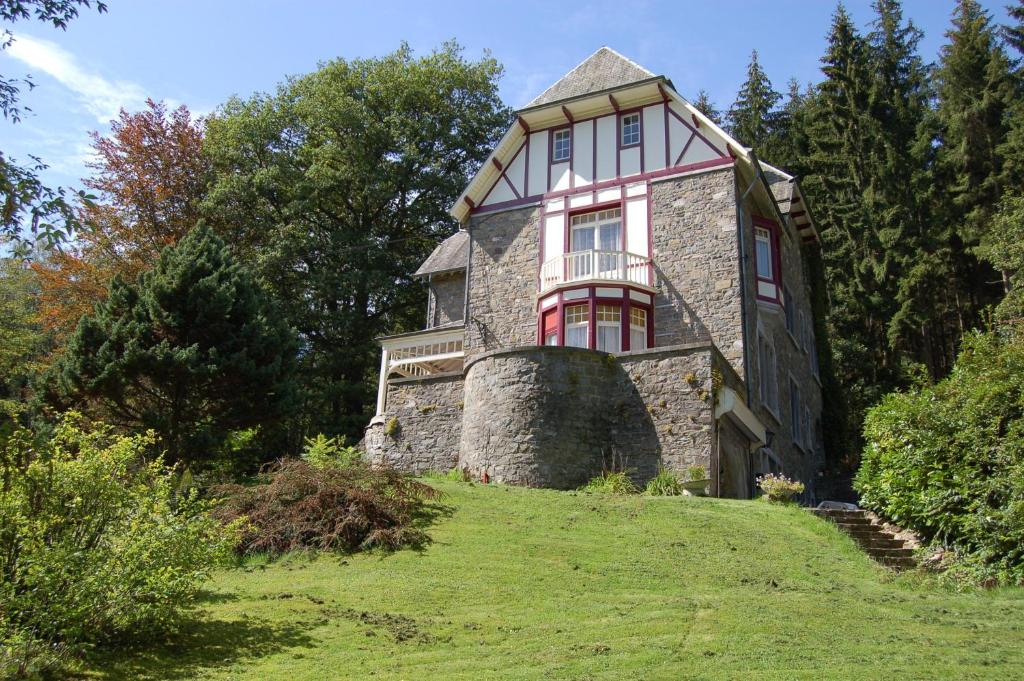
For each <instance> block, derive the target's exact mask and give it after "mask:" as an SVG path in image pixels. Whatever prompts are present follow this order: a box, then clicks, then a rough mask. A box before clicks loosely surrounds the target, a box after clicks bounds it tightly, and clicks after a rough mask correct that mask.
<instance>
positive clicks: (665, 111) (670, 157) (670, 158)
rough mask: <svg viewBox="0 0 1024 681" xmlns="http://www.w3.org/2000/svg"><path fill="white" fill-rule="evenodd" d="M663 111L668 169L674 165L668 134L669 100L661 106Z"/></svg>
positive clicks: (666, 165) (666, 164)
mask: <svg viewBox="0 0 1024 681" xmlns="http://www.w3.org/2000/svg"><path fill="white" fill-rule="evenodd" d="M659 87H660V86H659ZM661 109H662V112H663V113H664V115H665V167H666V168H668V167H669V165H671V164H672V141H671V139H670V138H669V134H668V100H665V103H664V104H662V105H661Z"/></svg>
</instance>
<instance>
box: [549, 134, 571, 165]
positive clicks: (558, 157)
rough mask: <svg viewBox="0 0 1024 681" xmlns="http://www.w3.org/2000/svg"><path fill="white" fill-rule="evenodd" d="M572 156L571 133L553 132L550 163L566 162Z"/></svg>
mask: <svg viewBox="0 0 1024 681" xmlns="http://www.w3.org/2000/svg"><path fill="white" fill-rule="evenodd" d="M571 154H572V132H571V131H569V130H557V131H555V137H554V140H553V141H552V146H551V162H552V163H559V162H560V161H568V160H569V156H570V155H571Z"/></svg>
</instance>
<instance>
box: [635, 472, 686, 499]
mask: <svg viewBox="0 0 1024 681" xmlns="http://www.w3.org/2000/svg"><path fill="white" fill-rule="evenodd" d="M682 493H683V483H681V482H680V481H679V478H678V476H676V474H675V473H673V472H672V471H668V470H665V469H664V468H659V469H658V474H657V475H655V476H654V477H653V478H651V479H650V480H649V481H648V482H647V488H646V489H644V494H646V495H647V496H651V497H678V496H680V495H681V494H682Z"/></svg>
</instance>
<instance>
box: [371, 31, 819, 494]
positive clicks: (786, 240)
mask: <svg viewBox="0 0 1024 681" xmlns="http://www.w3.org/2000/svg"><path fill="white" fill-rule="evenodd" d="M451 213H452V215H453V217H454V218H455V219H456V220H458V222H459V223H460V224H461V225H462V227H463V230H462V231H460V232H459V234H457V235H456V236H455V237H452V239H450V240H449V241H447V242H445V243H444V244H442V245H441V246H439V247H438V249H437V250H436V251H435V253H434V254H433V255H431V258H430V259H429V260H428V261H427V262H426V263H424V266H423V267H421V269H420V271H419V272H417V274H418V275H420V276H423V277H424V278H426V279H427V280H428V283H429V287H428V288H429V290H430V301H431V302H430V310H431V312H430V313H429V315H428V316H429V319H428V328H427V329H426V330H424V331H423V332H419V333H416V334H405V335H403V336H400V337H393V338H387V339H382V345H383V349H384V351H383V358H382V365H381V379H380V392H379V399H378V417H377V418H376V419H375V422H376V425H377V426H380V425H381V423H383V422H384V421H385V420H387V419H388V418H389V417H388V415H389V414H391V413H393V412H395V409H396V408H397V407H395V405H393V404H389V402H390V399H391V398H390V397H389V395H390V394H391V392H392V391H397V390H401V391H403V392H402V395H409V394H412V395H415V394H416V390H420V389H421V388H420V387H419V386H420V385H421V383H423V382H424V381H429V380H430V377H431V376H441V375H443V376H446V377H451V376H453V375H456V374H459V372H463V374H464V375H465V377H466V379H467V381H468V380H469V378H470V373H469V372H470V368H469V367H470V366H471V365H473V364H474V362H475V361H476V359H475V358H479V357H484V356H486V357H487V358H488V362H490V363H493V362H494V356H495V353H497V354H498V355H501V354H502V353H506V354H508V353H511V354H509V356H512V354H515V353H516V352H519V353H520V354H519V355H516V357H519V359H517V360H516V361H521V360H522V356H521V355H522V352H526V350H525V349H524V348H527V347H528V346H533V347H535V348H544V347H550V346H560V347H563V348H578V349H581V350H592V351H599V352H602V353H609V354H610V355H611V356H613V357H619V358H620V362H621V363H622V366H623V367H624V369H623V370H624V371H626V373H628V374H629V375H630V377H631V378H630V380H631V381H633V383H634V384H635V385H636V386H637V387H636V390H635V391H634V392H637V393H638V394H640V395H641V396H642V399H643V400H647V399H651V400H655V401H656V403H657V404H659V405H663V406H661V407H657V408H654V407H652V408H651V409H649V411H652V412H653V411H657V409H664V410H667V411H668V412H672V410H673V407H672V406H671V405H670V404H669V403H674V404H676V413H674V414H670V415H669V416H670V417H671V418H670V420H671V421H672V422H673V423H674V422H675V421H680V422H682V421H686V419H687V417H688V416H690V417H692V416H693V414H692V413H691V414H687V413H684V412H683V411H679V410H683V409H684V408H683V407H682V406H680V405H682V404H683V402H685V401H686V400H685V399H683V398H682V396H681V395H682V394H680V395H677V396H676V397H678V398H679V399H675V400H672V399H667V398H666V396H665V395H663V394H659V395H655V394H654V393H653V392H652V393H651V394H650V395H648V394H647V392H650V391H652V390H654V389H653V388H650V387H649V385H648V384H650V383H652V382H658V383H659V384H664V383H666V382H667V381H665V380H663V379H665V377H658V376H654V375H653V374H652V372H657V371H659V369H658V367H660V366H668V365H669V364H672V363H673V362H675V363H676V364H678V363H679V362H684V363H686V362H689V363H696V364H700V362H701V361H704V360H698V359H695V357H696V355H700V354H701V353H704V354H703V355H701V357H705V356H706V357H705V359H706V362H705V364H704V365H701V366H705V365H706V368H708V371H709V379H710V375H711V374H714V375H716V376H722V375H726V378H725V379H720V380H718V382H717V383H716V385H715V390H716V391H718V393H716V396H715V400H714V408H713V409H712V411H713V412H714V413H712V414H711V416H710V420H711V421H712V423H713V427H712V428H711V432H710V433H708V434H707V438H704V436H697V435H692V434H691V435H692V436H688V438H683V439H679V438H674V439H673V438H671V437H668V436H664V435H658V434H657V432H658V431H659V428H660V429H661V430H662V431H670V432H674V431H673V430H672V425H671V424H670V425H668V426H667V427H666V426H664V424H652V428H651V429H649V430H651V432H653V433H655V435H652V440H651V442H652V443H654V444H652V445H651V447H653V451H654V453H655V458H656V459H657V460H658V464H659V465H661V464H665V463H666V462H668V463H670V464H673V465H675V464H676V463H678V462H683V461H685V462H688V463H691V464H692V463H694V462H696V463H700V464H702V465H706V466H707V468H708V469H709V470H711V471H713V473H714V475H713V476H712V479H713V484H711V491H712V492H713V493H716V494H720V495H726V494H728V495H733V496H747V495H748V494H749V493H750V480H751V479H752V477H753V475H754V474H756V473H759V472H763V471H767V470H778V469H780V468H781V469H785V470H786V471H787V472H790V473H791V474H794V475H797V476H799V477H802V478H804V479H805V481H808V482H813V480H810V479H809V478H811V477H813V476H815V475H816V474H817V470H818V469H819V468H820V462H821V460H822V458H823V457H822V452H821V438H820V432H819V431H820V427H821V426H820V410H821V407H820V404H821V395H820V385H819V384H818V383H817V366H816V357H817V354H816V350H815V349H814V338H813V328H814V324H813V313H812V308H811V304H810V301H811V288H810V282H809V281H807V279H806V275H805V272H806V271H807V270H808V268H806V267H805V259H806V258H808V257H818V256H817V246H816V241H817V238H816V233H815V229H814V225H813V223H812V221H811V219H810V214H809V212H808V211H807V209H806V207H805V202H804V199H803V197H802V194H801V191H800V187H799V184H798V183H797V181H796V180H795V179H794V178H793V177H791V176H789V175H786V174H785V173H783V172H782V171H780V170H778V169H775V168H772V167H771V166H767V165H765V164H762V163H761V162H759V161H758V160H757V157H756V155H755V152H754V150H751V149H747V148H745V147H743V146H742V145H740V144H739V143H738V142H737V141H735V140H733V139H731V138H730V137H729V136H728V135H727V134H726V133H725V132H723V131H722V130H721V129H720V128H719V127H718V126H717V125H715V124H714V123H713V122H712V121H710V120H709V119H708V118H707V117H705V116H704V115H703V114H701V113H700V112H699V111H698V110H697V109H696V108H694V107H693V106H692V105H691V104H689V103H688V102H687V101H686V100H684V99H683V98H682V97H681V96H680V95H679V94H678V93H676V91H675V89H674V88H673V86H672V84H671V81H669V80H668V79H666V78H664V77H662V76H656V75H654V74H653V73H651V72H649V71H647V70H646V69H643V68H642V67H640V66H638V65H637V64H635V63H633V62H631V61H629V60H628V59H626V58H624V57H622V56H621V55H619V54H617V53H616V52H614V51H612V50H610V49H608V48H602V49H601V50H599V51H598V52H596V53H595V54H594V55H591V57H589V58H588V59H587V60H585V61H584V62H583V63H581V64H580V65H579V66H578V67H576V68H575V69H573V71H571V72H570V73H568V74H566V76H565V77H563V78H562V79H561V80H560V81H558V82H557V83H555V84H554V85H553V86H552V87H551V88H549V89H548V90H546V91H545V92H544V93H543V94H541V95H540V96H539V97H538V98H536V99H535V100H534V101H533V102H531V103H530V104H529V105H527V106H526V107H525V108H523V109H521V110H520V111H519V112H518V116H517V120H516V122H515V124H514V125H513V126H511V128H510V129H509V130H508V131H507V132H506V134H505V135H504V137H503V138H502V139H501V141H500V142H499V143H498V145H497V147H496V148H495V150H494V152H493V153H492V155H491V157H490V158H489V159H488V161H487V162H486V163H485V164H484V166H483V167H482V168H481V169H480V171H479V172H478V173H477V175H476V176H475V177H474V178H473V180H472V181H471V182H470V184H469V186H468V187H467V188H466V190H465V191H464V192H463V194H462V195H461V196H460V197H459V199H458V200H457V202H456V204H455V205H454V206H453V208H452V211H451ZM438 310H441V311H445V310H447V311H448V312H446V313H445V314H444V315H441V317H442V318H443V319H441V321H440V323H439V317H438V314H437V312H436V311H438ZM796 320H800V321H799V322H798V321H796ZM797 324H799V325H800V328H796V326H797ZM790 346H792V347H790ZM456 348H457V349H456ZM533 352H534V353H536V352H539V351H533ZM530 356H531V357H533V355H530ZM537 356H538V357H547V355H543V354H540V355H537ZM551 356H552V357H554V356H555V355H551ZM559 356H561V355H559ZM573 357H576V356H575V355H574V356H573ZM683 358H685V361H684V359H683ZM510 361H511V360H510ZM531 361H533V360H531ZM537 361H540V360H537ZM543 361H547V360H543ZM573 361H576V360H573ZM481 364H482V363H481ZM640 365H643V367H644V368H643V369H640V368H637V367H639V366H640ZM474 371H477V372H480V371H482V369H474ZM644 372H647V373H646V375H645V373H644ZM691 374H692V375H696V373H694V372H690V373H689V374H687V375H691ZM677 378H678V377H677ZM649 379H650V380H649ZM654 379H658V380H657V381H655V380H654ZM679 380H682V379H681V378H680V379H679ZM417 381H419V382H420V383H417ZM478 382H479V381H478ZM684 383H685V381H684ZM396 386H399V387H396ZM645 386H648V387H645ZM780 386H782V387H780ZM470 388H471V386H470V385H469V384H467V385H466V386H465V390H466V394H467V398H468V396H469V395H470V394H471V393H474V394H475V392H474V390H471V389H470ZM509 389H510V390H511V389H512V388H509ZM645 391H646V392H645ZM476 392H478V391H476ZM719 393H720V394H719ZM782 393H789V396H790V399H788V400H780V399H779V395H780V394H782ZM794 396H795V397H794ZM669 397H671V395H670V396H669ZM413 401H415V397H414V398H413ZM780 402H784V403H786V404H783V405H782V406H780V404H779V403H780ZM787 404H788V408H787ZM725 405H728V408H726V407H725ZM620 406H621V405H620ZM649 406H650V405H649ZM684 411H685V410H684ZM691 411H692V408H691ZM468 413H469V409H468V406H467V413H466V415H464V416H463V417H462V418H463V420H465V419H467V418H469V416H468ZM395 418H397V417H395ZM665 418H669V417H668V416H666V417H665ZM513 420H514V419H513ZM689 420H690V421H693V420H694V419H693V418H690V419H689ZM438 423H439V422H437V421H435V425H437V424H438ZM470 426H472V427H470ZM476 426H477V424H467V423H460V424H458V426H457V427H456V426H454V425H453V426H451V428H452V430H453V431H454V430H457V431H459V433H460V437H459V441H458V443H456V444H453V445H451V446H452V447H453V448H454V449H455V450H457V451H456V452H455V454H454V456H455V458H454V459H453V461H455V462H463V461H466V460H468V459H467V454H468V453H467V451H466V449H467V447H472V446H473V444H474V443H472V442H467V437H470V436H468V435H467V433H474V432H476V430H475V429H476ZM529 427H530V426H529V424H525V425H524V426H523V428H524V429H527V430H528V429H529ZM372 428H373V426H371V429H372ZM698 430H700V429H699V428H698ZM701 432H703V431H701ZM368 433H369V431H368ZM509 436H510V437H511V439H513V440H514V439H516V437H517V434H516V433H515V432H513V433H511V434H509ZM474 437H475V436H474ZM377 440H380V438H379V437H378V438H377ZM369 442H370V439H368V443H369ZM492 442H493V438H492V437H491V436H490V435H489V436H488V443H492ZM682 442H689V443H691V444H690V445H681V444H680V443H682ZM388 443H389V441H387V440H381V442H380V443H379V446H380V447H382V448H383V449H388V447H389V444H388ZM407 444H408V443H407ZM691 445H692V448H693V451H689V452H684V453H681V452H680V451H679V448H680V447H681V446H691ZM626 446H627V447H628V445H626ZM649 448H650V447H649ZM725 448H731V449H732V450H734V451H729V452H725V453H723V449H725ZM752 452H753V453H752ZM495 456H496V457H499V458H500V456H499V455H497V454H496V455H495ZM385 458H386V457H385ZM392 458H395V457H392ZM469 458H472V457H469ZM396 460H397V462H398V463H399V464H400V465H403V462H402V460H401V456H397V459H396ZM474 465H475V466H476V467H478V468H484V469H486V468H488V466H489V464H488V462H487V461H483V462H481V461H478V460H474ZM680 465H681V464H680ZM417 466H419V464H414V465H413V464H410V465H407V466H406V467H412V468H416V467H417ZM494 466H496V470H499V469H501V466H500V465H499V464H498V463H494ZM420 467H422V466H420ZM676 467H678V466H676ZM504 477H505V478H506V479H509V480H510V481H516V480H517V477H516V475H515V474H511V473H510V474H505V475H504ZM523 480H525V481H526V482H527V483H528V484H533V483H535V482H536V481H535V480H532V479H527V478H523ZM541 483H542V484H543V480H542V481H541ZM556 484H558V485H562V483H561V481H559V482H558V483H556Z"/></svg>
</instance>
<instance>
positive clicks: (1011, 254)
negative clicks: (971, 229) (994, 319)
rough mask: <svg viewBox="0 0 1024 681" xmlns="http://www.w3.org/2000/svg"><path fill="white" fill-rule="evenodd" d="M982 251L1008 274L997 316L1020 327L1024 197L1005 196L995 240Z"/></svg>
mask: <svg viewBox="0 0 1024 681" xmlns="http://www.w3.org/2000/svg"><path fill="white" fill-rule="evenodd" d="M978 252H979V254H980V255H981V257H983V258H985V260H987V261H988V262H990V263H992V265H993V266H995V267H997V268H999V270H1001V271H1002V272H1005V273H1006V280H1007V284H1008V286H1009V290H1008V291H1007V293H1006V297H1005V298H1003V300H1002V301H1001V302H1000V303H999V306H998V307H997V308H996V312H997V314H998V315H999V317H1000V318H1002V319H1004V320H1012V321H1015V322H1017V323H1018V324H1019V323H1020V322H1021V320H1024V280H1022V278H1024V195H1021V194H1010V193H1008V194H1006V195H1005V196H1003V200H1002V202H1001V203H1000V205H999V209H998V210H997V211H996V213H995V215H994V216H993V219H992V230H991V238H989V239H987V240H986V242H985V243H984V244H982V245H981V247H980V248H979V249H978Z"/></svg>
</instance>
